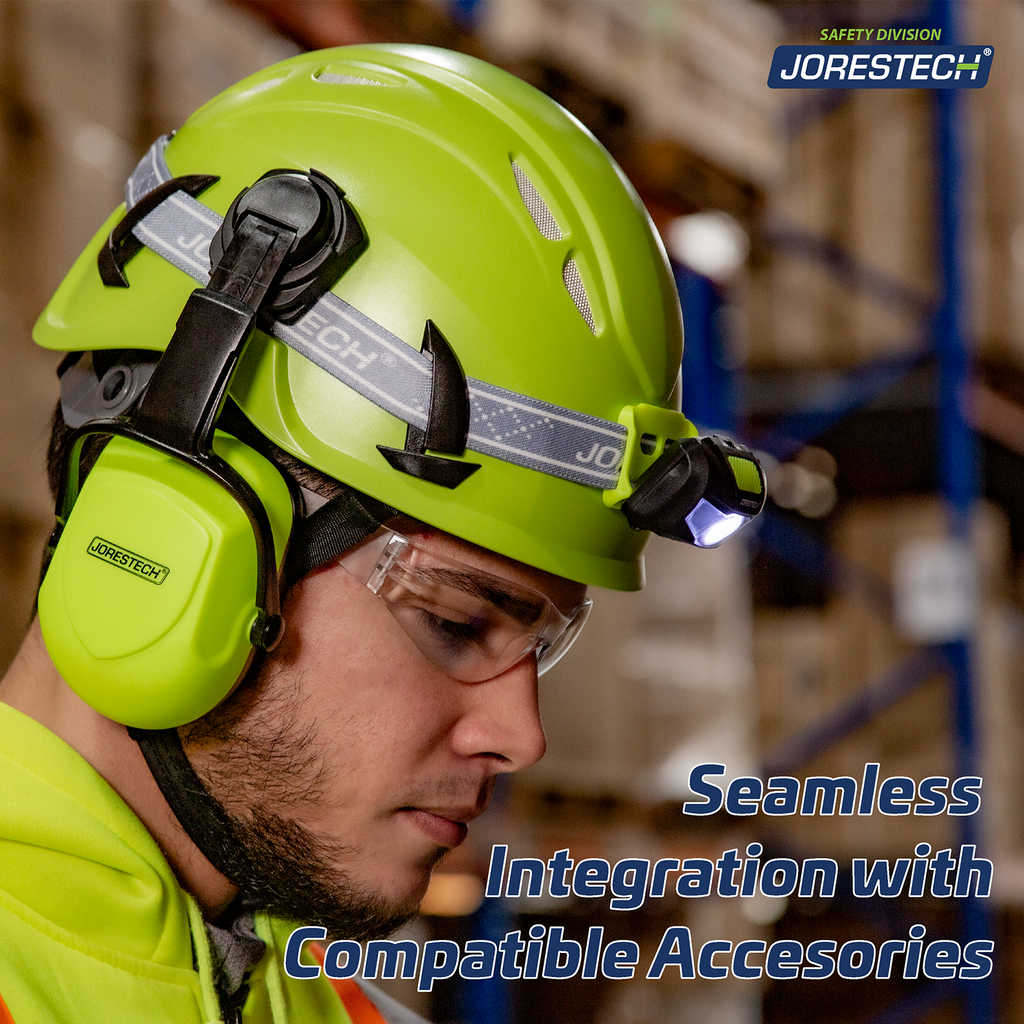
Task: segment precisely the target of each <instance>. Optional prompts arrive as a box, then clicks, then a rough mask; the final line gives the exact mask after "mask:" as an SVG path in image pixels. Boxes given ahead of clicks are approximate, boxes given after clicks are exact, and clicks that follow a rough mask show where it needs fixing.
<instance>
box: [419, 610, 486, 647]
mask: <svg viewBox="0 0 1024 1024" xmlns="http://www.w3.org/2000/svg"><path fill="white" fill-rule="evenodd" d="M419 617H420V620H421V621H422V622H423V623H424V625H426V626H427V628H428V629H429V630H430V631H431V633H433V634H434V635H435V636H436V637H437V638H438V639H440V640H441V641H442V642H444V643H446V644H451V645H453V646H454V645H456V644H467V643H476V644H479V643H482V642H483V641H484V638H485V636H486V632H487V628H486V627H487V623H486V620H484V619H481V618H477V619H468V620H464V621H458V620H456V619H447V618H445V617H444V616H442V615H437V614H435V613H434V612H428V611H427V610H426V609H424V608H421V609H419Z"/></svg>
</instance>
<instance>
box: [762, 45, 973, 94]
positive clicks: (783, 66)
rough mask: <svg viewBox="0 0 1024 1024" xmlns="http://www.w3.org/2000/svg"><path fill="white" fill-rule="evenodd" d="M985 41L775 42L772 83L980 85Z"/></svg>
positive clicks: (800, 86) (899, 86)
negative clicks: (941, 43) (901, 43)
mask: <svg viewBox="0 0 1024 1024" xmlns="http://www.w3.org/2000/svg"><path fill="white" fill-rule="evenodd" d="M991 68H992V47H991V46H975V45H968V46H898V45H891V46H814V45H810V46H779V47H776V49H775V56H774V57H773V58H772V69H771V71H770V72H769V74H768V85H769V87H770V88H772V89H980V88H981V87H982V86H983V85H985V83H986V82H987V81H988V73H989V71H990V70H991Z"/></svg>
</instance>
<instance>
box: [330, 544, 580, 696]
mask: <svg viewBox="0 0 1024 1024" xmlns="http://www.w3.org/2000/svg"><path fill="white" fill-rule="evenodd" d="M338 564H339V565H341V566H342V567H343V568H345V569H346V570H347V571H348V572H349V573H350V574H351V575H353V576H355V577H356V579H358V580H359V581H360V582H361V583H365V584H366V586H367V587H368V588H369V589H370V590H371V591H372V592H373V593H374V594H376V595H377V596H378V597H379V598H380V599H381V600H382V601H383V602H384V603H385V605H387V608H388V611H390V612H391V614H392V615H393V616H394V618H395V620H396V621H397V622H398V624H399V625H400V626H401V627H402V629H403V630H404V631H405V632H406V633H407V634H408V636H409V637H410V639H411V640H412V641H413V643H414V644H415V645H416V646H417V647H418V648H419V650H420V652H421V653H422V654H424V655H425V656H426V657H427V659H428V660H429V661H430V662H432V663H433V664H434V665H436V666H437V667H438V668H439V669H441V671H443V672H445V673H446V674H447V675H450V676H452V677H453V678H454V679H460V680H462V681H463V682H467V683H478V682H483V681H484V680H486V679H493V678H494V677H495V676H499V675H501V674H502V673H503V672H506V671H508V669H510V668H512V667H513V666H514V665H517V664H518V663H519V662H520V661H522V660H523V659H524V658H526V657H529V656H530V655H531V654H534V653H535V654H536V657H537V674H538V675H543V674H544V673H545V672H546V671H547V670H548V669H549V668H551V667H552V665H554V664H555V663H556V662H557V661H558V660H559V659H560V658H561V657H562V655H563V654H565V652H566V651H567V650H568V649H569V648H570V647H571V646H572V644H573V642H574V641H575V639H576V637H577V636H578V635H579V633H580V630H581V629H582V628H583V624H584V623H585V622H586V620H587V616H588V615H589V614H590V607H591V601H590V599H589V598H588V599H586V600H584V601H582V602H581V603H580V604H578V605H577V606H576V607H575V608H573V609H572V611H570V612H569V613H568V614H565V613H563V612H561V611H559V610H558V609H557V608H556V607H555V605H554V604H553V603H552V601H551V600H550V599H549V598H547V597H545V596H544V595H543V594H541V593H540V592H539V591H536V590H533V589H532V588H531V587H526V586H523V585H522V584H520V583H515V582H513V581H512V580H508V579H504V578H502V577H500V576H495V575H493V574H492V573H489V572H486V571H484V570H482V569H478V568H476V567H475V566H472V565H467V564H466V563H464V562H461V561H459V560H457V559H454V558H450V557H448V556H446V555H442V554H439V553H438V552H436V551H433V550H431V549H429V548H427V547H425V546H424V545H422V544H418V543H417V542H416V541H415V540H414V539H413V538H410V537H407V536H404V535H403V534H400V533H396V532H395V531H393V530H387V531H385V532H384V533H383V534H382V535H381V536H380V537H378V538H375V539H374V540H373V542H372V543H370V544H368V545H365V546H363V547H361V548H359V549H357V550H355V551H353V552H352V553H351V554H349V555H345V556H344V557H342V558H340V559H339V560H338Z"/></svg>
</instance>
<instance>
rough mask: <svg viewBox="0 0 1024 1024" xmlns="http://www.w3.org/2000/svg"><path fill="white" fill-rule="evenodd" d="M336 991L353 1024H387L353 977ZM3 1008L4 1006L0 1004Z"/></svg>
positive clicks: (315, 946)
mask: <svg viewBox="0 0 1024 1024" xmlns="http://www.w3.org/2000/svg"><path fill="white" fill-rule="evenodd" d="M307 948H308V949H309V950H310V951H311V952H312V954H313V956H315V957H316V961H317V963H318V964H319V965H320V966H321V967H323V965H324V954H325V953H326V950H325V949H324V947H323V946H321V945H320V943H319V942H311V943H310V944H309V946H308V947H307ZM329 981H330V983H331V984H332V985H333V986H334V991H335V992H337V993H338V998H339V999H340V1000H341V1002H342V1005H343V1006H344V1007H345V1010H346V1012H347V1013H348V1015H349V1017H351V1018H352V1024H387V1021H386V1020H385V1019H384V1018H383V1017H382V1016H381V1013H380V1010H378V1009H377V1007H376V1006H374V1005H373V1003H372V1002H371V1001H370V997H369V996H367V994H366V993H365V992H364V991H363V990H362V989H361V988H360V987H359V986H358V985H357V984H356V983H355V982H354V981H353V980H352V979H351V978H330V979H329ZM0 1009H2V1006H0ZM0 1024H14V1021H13V1020H10V1018H8V1019H7V1020H5V1019H4V1017H3V1015H2V1014H0Z"/></svg>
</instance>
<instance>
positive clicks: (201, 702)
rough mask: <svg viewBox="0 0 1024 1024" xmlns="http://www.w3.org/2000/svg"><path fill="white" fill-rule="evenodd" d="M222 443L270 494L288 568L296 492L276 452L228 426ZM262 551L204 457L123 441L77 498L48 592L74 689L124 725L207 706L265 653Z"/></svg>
mask: <svg viewBox="0 0 1024 1024" xmlns="http://www.w3.org/2000/svg"><path fill="white" fill-rule="evenodd" d="M213 452H214V454H215V455H218V456H220V458H222V459H223V460H224V461H225V462H226V463H227V464H228V465H229V466H230V467H231V468H232V469H234V470H235V471H236V472H237V473H239V474H240V475H241V476H242V477H243V478H244V480H245V481H246V482H247V483H248V484H249V485H250V487H251V488H252V489H253V491H255V493H256V494H257V495H259V497H260V500H261V502H262V504H263V506H264V508H265V510H266V512H267V516H268V518H269V520H270V525H271V530H272V533H273V537H274V550H275V552H276V553H277V562H278V567H279V566H280V563H281V560H282V556H283V554H284V551H285V547H286V544H287V540H288V536H289V534H290V532H291V527H292V515H293V509H292V499H291V494H290V492H289V489H288V485H287V483H286V482H285V480H284V478H283V477H282V475H281V473H280V472H279V471H278V470H277V469H276V468H275V467H274V465H273V464H272V463H271V462H269V461H268V460H267V459H266V458H264V457H263V456H262V455H260V454H259V453H257V452H256V451H254V450H253V449H252V448H250V447H248V446H246V445H244V444H243V443H242V442H240V441H238V440H237V439H235V438H234V437H231V436H229V435H227V434H224V433H222V432H220V431H217V432H216V434H215V436H214V441H213ZM257 573H258V558H257V550H256V541H255V538H254V534H253V527H252V524H251V522H250V519H249V516H248V515H247V513H246V511H245V509H244V508H243V507H242V506H241V505H240V504H239V502H238V501H237V500H236V498H235V497H234V496H233V495H232V494H231V493H230V492H228V491H227V490H226V489H225V488H223V487H222V486H220V485H219V484H218V483H217V482H216V481H215V480H213V479H211V478H210V477H209V476H208V475H206V474H205V473H203V472H202V471H201V470H200V469H198V468H197V467H196V466H193V465H190V464H189V463H187V462H184V461H183V460H180V459H176V458H174V457H172V456H170V455H166V454H164V453H163V452H160V451H158V450H156V449H154V448H151V447H148V446H146V445H145V444H142V443H140V442H138V441H133V440H129V439H128V438H124V437H114V438H112V439H111V441H110V443H109V444H108V445H107V447H106V448H105V449H104V451H103V453H102V454H101V455H100V457H99V459H98V460H97V462H96V465H95V466H94V467H93V469H92V470H91V472H90V474H89V476H88V478H87V479H86V481H85V483H84V485H83V487H82V490H81V493H80V494H79V496H78V498H77V500H76V501H75V504H74V507H73V509H72V510H71V513H70V515H69V516H68V519H67V523H66V525H65V527H64V530H63V532H62V534H61V537H60V541H59V543H58V545H57V548H56V551H55V552H54V555H53V559H52V561H51V563H50V565H49V568H48V570H47V573H46V578H45V579H44V581H43V584H42V587H41V588H40V592H39V618H40V623H41V626H42V630H43V637H44V639H45V641H46V645H47V649H48V651H49V652H50V655H51V657H52V659H53V662H54V664H55V666H56V667H57V670H58V671H59V672H60V673H61V675H62V676H63V678H64V679H65V681H66V682H67V683H68V685H69V686H70V687H71V688H72V689H73V690H74V691H75V692H76V693H77V694H78V695H79V696H80V697H81V698H82V699H83V700H84V701H86V703H88V704H89V705H90V706H92V707H93V708H95V709H96V710H97V711H99V712H100V713H101V714H103V715H105V716H107V717H108V718H111V719H113V720H114V721H117V722H121V723H122V724H124V725H129V726H135V727H137V728H143V729H167V728H172V727H175V726H178V725H183V724H184V723H186V722H191V721H193V720H195V719H196V718H199V717H201V716H202V715H204V714H206V713H207V712H208V711H210V710H211V709H212V708H214V707H216V705H217V704H219V703H220V702H221V701H222V700H223V699H224V698H225V697H226V696H227V694H228V693H229V692H230V691H231V689H232V687H233V686H234V685H235V683H236V682H237V680H238V679H239V677H240V676H241V674H242V672H243V671H244V669H245V665H246V663H247V661H248V659H249V655H250V653H251V651H252V649H253V648H252V642H251V633H252V626H253V623H254V621H255V620H256V618H257V615H258V612H259V610H258V609H257V606H256V599H255V595H256V594H257Z"/></svg>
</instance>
